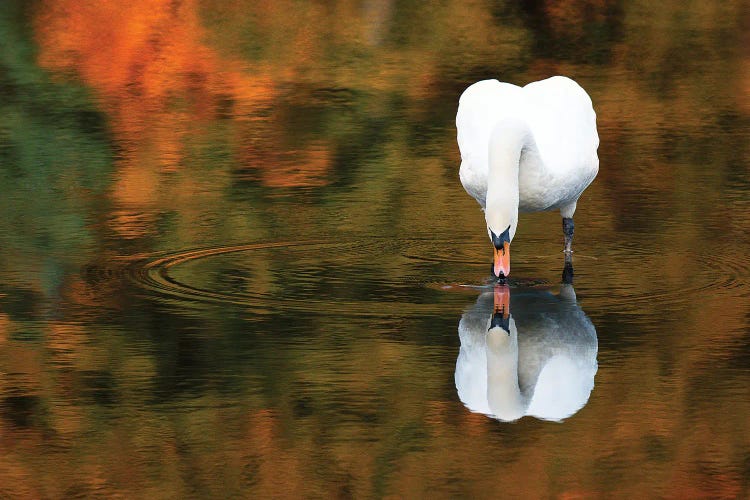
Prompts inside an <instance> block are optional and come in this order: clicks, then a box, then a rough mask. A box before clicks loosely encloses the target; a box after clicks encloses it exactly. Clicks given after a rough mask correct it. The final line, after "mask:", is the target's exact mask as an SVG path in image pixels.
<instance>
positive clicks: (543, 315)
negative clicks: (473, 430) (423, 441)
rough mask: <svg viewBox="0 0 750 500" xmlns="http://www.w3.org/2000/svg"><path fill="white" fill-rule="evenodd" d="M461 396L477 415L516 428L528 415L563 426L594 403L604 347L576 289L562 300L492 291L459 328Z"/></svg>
mask: <svg viewBox="0 0 750 500" xmlns="http://www.w3.org/2000/svg"><path fill="white" fill-rule="evenodd" d="M458 334H459V338H460V340H461V347H460V350H459V354H458V359H457V360H456V370H455V383H456V390H457V391H458V397H459V399H460V400H461V402H463V404H464V405H465V406H466V407H467V408H468V409H469V410H471V411H473V412H478V413H483V414H485V415H488V416H490V417H493V418H496V419H498V420H502V421H506V422H510V421H514V420H518V419H519V418H521V417H523V416H524V415H531V416H534V417H536V418H539V419H543V420H550V421H561V420H563V419H565V418H567V417H570V416H571V415H573V414H575V413H576V412H577V411H578V410H580V409H581V408H582V407H583V406H584V405H585V404H586V403H587V402H588V400H589V396H590V395H591V391H592V390H593V388H594V377H595V375H596V372H597V368H598V364H597V360H596V358H597V353H598V340H597V335H596V329H595V328H594V325H593V324H592V323H591V320H590V319H589V318H588V317H587V316H586V314H585V313H584V312H583V310H581V308H580V307H579V306H578V304H577V303H576V295H575V290H574V289H573V286H572V285H570V284H563V285H561V287H560V293H559V295H553V294H552V293H550V292H548V291H543V290H529V291H515V290H514V292H513V295H512V299H511V296H510V289H508V287H507V286H497V287H496V288H495V290H494V291H491V292H484V293H482V294H480V296H479V297H478V298H477V301H476V303H475V304H474V305H473V306H471V307H469V308H468V309H467V310H466V312H464V314H463V316H462V317H461V321H460V322H459V325H458Z"/></svg>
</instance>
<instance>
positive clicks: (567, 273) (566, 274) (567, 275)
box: [562, 252, 573, 285]
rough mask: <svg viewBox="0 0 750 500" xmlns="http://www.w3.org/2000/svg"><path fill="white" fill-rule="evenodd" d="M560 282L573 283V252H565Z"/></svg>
mask: <svg viewBox="0 0 750 500" xmlns="http://www.w3.org/2000/svg"><path fill="white" fill-rule="evenodd" d="M562 282H563V283H564V284H566V285H572V284H573V254H572V253H569V252H566V253H565V266H564V267H563V272H562Z"/></svg>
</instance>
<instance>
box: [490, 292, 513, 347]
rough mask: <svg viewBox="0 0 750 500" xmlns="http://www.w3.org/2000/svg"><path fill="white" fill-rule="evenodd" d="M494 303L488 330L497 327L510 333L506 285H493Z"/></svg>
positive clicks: (508, 301) (508, 297)
mask: <svg viewBox="0 0 750 500" xmlns="http://www.w3.org/2000/svg"><path fill="white" fill-rule="evenodd" d="M494 303H495V307H494V310H493V313H492V321H491V322H490V330H492V329H493V328H498V327H499V328H502V329H503V330H505V333H507V334H508V335H510V289H509V288H508V286H507V285H500V286H496V287H495V290H494Z"/></svg>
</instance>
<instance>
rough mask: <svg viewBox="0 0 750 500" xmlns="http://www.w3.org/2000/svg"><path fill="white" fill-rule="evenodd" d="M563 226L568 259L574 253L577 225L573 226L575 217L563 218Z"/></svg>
mask: <svg viewBox="0 0 750 500" xmlns="http://www.w3.org/2000/svg"><path fill="white" fill-rule="evenodd" d="M562 225H563V237H564V238H565V248H564V251H565V254H566V258H567V256H568V255H570V254H571V253H573V229H574V228H575V224H573V217H563V221H562Z"/></svg>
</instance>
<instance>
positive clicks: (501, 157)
mask: <svg viewBox="0 0 750 500" xmlns="http://www.w3.org/2000/svg"><path fill="white" fill-rule="evenodd" d="M531 149H534V150H535V149H536V145H535V143H534V137H533V135H532V133H531V130H530V129H529V126H528V125H527V124H526V122H524V121H523V120H519V119H516V118H506V119H503V120H501V121H500V122H498V123H497V125H495V128H494V129H493V131H492V134H491V135H490V143H489V175H488V176H487V199H486V202H487V203H486V209H485V216H486V219H487V225H488V226H489V227H490V228H491V229H492V230H493V231H497V230H499V231H503V230H505V228H506V227H508V226H509V225H510V226H511V231H510V234H511V238H512V236H513V235H514V234H515V232H516V224H517V223H518V204H519V201H520V199H519V189H518V188H519V184H518V174H519V169H520V163H521V158H522V153H523V152H524V150H531Z"/></svg>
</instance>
